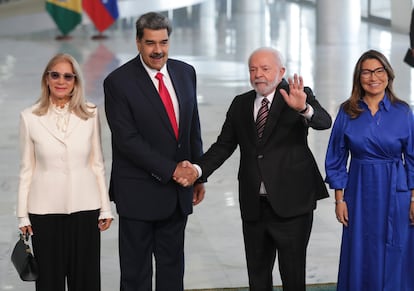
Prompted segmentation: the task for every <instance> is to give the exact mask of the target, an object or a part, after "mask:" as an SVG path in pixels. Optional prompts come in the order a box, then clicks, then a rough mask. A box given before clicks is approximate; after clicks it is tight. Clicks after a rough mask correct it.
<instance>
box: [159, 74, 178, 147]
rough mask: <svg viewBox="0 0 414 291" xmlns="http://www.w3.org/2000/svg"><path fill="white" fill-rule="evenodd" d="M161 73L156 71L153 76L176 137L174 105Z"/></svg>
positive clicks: (176, 127)
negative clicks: (156, 80)
mask: <svg viewBox="0 0 414 291" xmlns="http://www.w3.org/2000/svg"><path fill="white" fill-rule="evenodd" d="M162 77H163V74H162V73H160V72H158V73H157V75H155V78H157V79H158V93H159V94H160V97H161V100H162V103H164V106H165V110H166V111H167V114H168V118H169V119H170V122H171V126H172V127H173V130H174V134H175V137H176V138H177V139H178V125H177V120H176V118H175V112H174V106H173V103H172V101H171V96H170V93H168V90H167V87H166V86H165V84H164V81H163V80H162Z"/></svg>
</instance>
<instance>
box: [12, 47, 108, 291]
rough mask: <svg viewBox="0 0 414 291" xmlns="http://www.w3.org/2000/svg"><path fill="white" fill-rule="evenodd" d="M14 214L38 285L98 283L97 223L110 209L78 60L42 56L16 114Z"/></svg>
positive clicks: (51, 289)
mask: <svg viewBox="0 0 414 291" xmlns="http://www.w3.org/2000/svg"><path fill="white" fill-rule="evenodd" d="M20 145H21V146H20V147H21V167H20V183H19V192H18V205H17V216H18V220H19V228H20V230H21V232H22V233H26V232H29V233H30V234H31V235H33V237H32V243H33V251H34V253H35V256H36V257H37V261H38V264H39V268H40V274H39V279H38V280H37V281H36V290H38V291H64V290H66V285H67V287H68V290H69V291H71V290H73V291H75V290H76V291H99V290H100V289H101V286H100V285H101V282H100V281H101V280H100V231H104V230H106V229H108V228H109V226H110V225H111V222H112V219H113V215H112V212H111V207H110V202H109V196H108V192H107V186H106V182H105V169H104V163H103V157H102V148H101V140H100V123H99V117H98V110H97V108H96V106H95V105H93V104H91V103H87V102H86V101H85V99H84V82H83V78H82V74H81V70H80V66H79V64H78V63H77V61H76V60H75V59H74V58H73V57H72V56H70V55H68V54H57V55H55V56H54V57H53V58H52V59H51V60H50V61H49V63H48V64H47V66H46V68H45V70H44V72H43V74H42V81H41V96H40V98H39V100H38V102H37V103H36V104H35V105H33V106H31V107H30V108H27V109H25V110H24V111H22V113H21V115H20Z"/></svg>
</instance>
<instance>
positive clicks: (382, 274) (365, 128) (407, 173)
mask: <svg viewBox="0 0 414 291" xmlns="http://www.w3.org/2000/svg"><path fill="white" fill-rule="evenodd" d="M360 106H361V107H362V108H363V109H364V111H363V112H362V114H361V115H360V116H359V117H358V118H355V119H352V118H350V116H349V115H348V114H346V113H345V112H344V110H343V108H342V107H341V108H340V110H339V112H338V115H337V117H336V120H335V123H334V126H333V128H332V133H331V137H330V140H329V145H328V149H327V154H326V160H325V170H326V174H327V176H326V182H327V183H328V184H329V187H330V188H331V189H344V200H345V201H346V204H347V207H348V215H349V222H348V227H343V233H342V244H341V254H340V263H339V274H338V287H337V288H338V289H337V290H341V291H351V290H352V291H385V290H387V291H412V290H414V251H413V248H414V227H413V226H410V220H409V210H410V197H411V191H410V189H413V188H414V140H413V139H414V119H413V114H412V112H411V110H410V108H409V106H407V105H406V104H403V103H401V102H398V103H396V104H392V103H391V102H390V100H389V99H388V97H387V96H386V95H385V96H384V98H383V100H382V101H381V102H380V104H379V110H378V111H377V113H376V114H375V115H374V116H372V115H371V112H370V110H369V109H368V106H367V105H366V103H365V102H363V101H362V100H361V101H360ZM349 157H350V159H349Z"/></svg>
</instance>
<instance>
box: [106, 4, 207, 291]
mask: <svg viewBox="0 0 414 291" xmlns="http://www.w3.org/2000/svg"><path fill="white" fill-rule="evenodd" d="M136 30H137V35H136V42H137V47H138V51H139V55H138V56H137V57H135V58H134V59H132V60H130V61H129V62H127V63H126V64H124V65H122V66H121V67H119V68H118V69H116V70H115V71H113V72H112V73H110V74H109V75H108V77H107V78H106V79H105V81H104V91H105V110H106V115H107V119H108V124H109V127H110V129H111V133H112V172H111V180H110V189H109V192H110V196H111V199H112V200H113V201H115V204H116V208H117V212H118V214H119V256H120V266H121V287H120V290H121V291H150V290H152V274H153V267H152V263H153V259H154V261H155V269H156V270H155V272H156V276H155V284H156V290H157V291H182V290H183V289H184V287H183V276H184V232H185V226H186V222H187V216H188V215H189V214H190V213H192V207H193V204H194V205H196V204H198V203H199V202H201V200H202V199H203V197H204V186H203V184H196V185H195V186H194V188H193V187H183V186H181V185H179V184H177V183H176V182H175V181H174V180H173V176H174V177H179V176H181V175H184V174H185V175H187V176H193V177H196V176H197V175H199V173H197V170H196V169H195V168H194V167H192V166H191V165H188V164H187V165H185V164H184V163H179V162H180V161H183V160H189V161H193V160H195V159H198V158H199V157H200V156H201V155H202V142H201V133H200V123H199V115H198V107H197V99H196V96H197V94H196V75H195V70H194V68H193V67H192V66H191V65H189V64H186V63H184V62H181V61H178V60H173V59H169V58H168V49H169V36H170V33H171V25H170V23H169V21H168V19H167V18H166V17H164V16H163V15H161V14H158V13H153V12H150V13H147V14H144V15H142V16H141V17H140V18H139V19H138V20H137V22H136ZM193 190H194V192H193Z"/></svg>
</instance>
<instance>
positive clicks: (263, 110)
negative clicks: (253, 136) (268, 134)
mask: <svg viewBox="0 0 414 291" xmlns="http://www.w3.org/2000/svg"><path fill="white" fill-rule="evenodd" d="M268 103H269V100H267V98H266V97H264V98H263V100H262V106H261V107H260V109H259V112H258V113H257V117H256V128H257V136H258V137H259V139H261V138H262V135H263V131H264V128H265V125H266V120H267V116H268V115H269V107H268V105H267V104H268Z"/></svg>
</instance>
